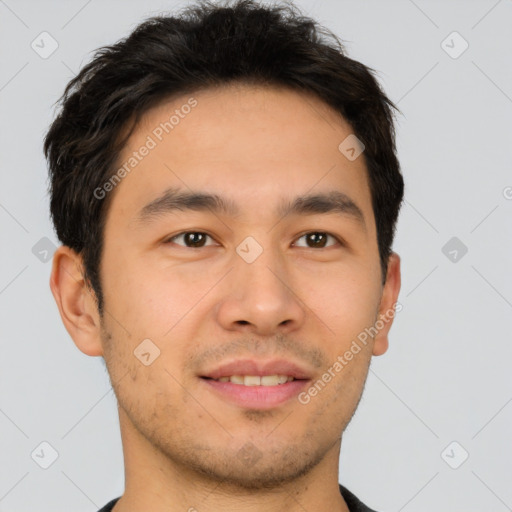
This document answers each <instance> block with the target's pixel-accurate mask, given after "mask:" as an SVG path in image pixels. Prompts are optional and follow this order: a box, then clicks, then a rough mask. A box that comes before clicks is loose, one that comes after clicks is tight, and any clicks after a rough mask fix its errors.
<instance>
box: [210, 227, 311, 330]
mask: <svg viewBox="0 0 512 512" xmlns="http://www.w3.org/2000/svg"><path fill="white" fill-rule="evenodd" d="M263 238H265V242H264V243H261V244H260V242H259V241H257V240H256V238H254V237H247V238H246V239H244V240H243V241H242V242H241V243H240V244H239V245H238V246H237V247H236V254H235V255H234V261H233V264H234V268H233V272H231V273H230V274H231V276H230V283H229V290H230V291H229V293H228V295H227V296H226V297H225V299H224V300H223V304H222V306H221V308H220V311H219V315H220V316H219V320H220V321H221V322H222V323H223V324H224V327H226V328H233V326H235V325H236V326H241V325H244V326H246V325H247V324H251V326H252V329H253V330H255V331H258V332H260V333H261V334H270V333H272V331H275V330H276V329H278V328H280V329H283V328H284V326H287V329H291V328H292V326H295V327H296V326H297V325H298V324H300V323H301V322H302V319H303V314H304V312H303V311H302V307H301V304H300V301H298V299H297V296H296V294H294V293H292V287H293V284H291V283H289V274H288V272H287V267H286V260H285V258H283V256H282V255H281V254H280V251H279V247H277V246H276V245H275V244H271V237H270V236H266V237H263V236H261V237H260V239H263ZM262 241H263V240H262Z"/></svg>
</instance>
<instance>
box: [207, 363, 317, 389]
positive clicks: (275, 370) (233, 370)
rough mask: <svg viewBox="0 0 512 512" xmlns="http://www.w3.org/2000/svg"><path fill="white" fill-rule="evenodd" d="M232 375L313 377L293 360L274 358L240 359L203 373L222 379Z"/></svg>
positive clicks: (303, 378)
mask: <svg viewBox="0 0 512 512" xmlns="http://www.w3.org/2000/svg"><path fill="white" fill-rule="evenodd" d="M231 375H256V376H259V377H262V376H263V375H287V376H291V377H293V378H294V379H297V380H309V379H311V374H310V373H309V372H308V371H307V370H305V369H304V368H301V367H300V366H299V365H298V364H296V363H293V362H292V361H286V360H284V359H274V360H272V361H258V360H256V359H238V360H236V361H231V362H229V363H225V364H222V365H220V366H218V367H217V368H215V369H213V370H211V371H208V372H206V373H205V374H204V375H201V377H207V378H210V379H220V378H221V377H231ZM281 386H284V384H281ZM269 387H274V386H269Z"/></svg>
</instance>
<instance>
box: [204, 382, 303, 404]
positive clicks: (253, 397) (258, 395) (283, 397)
mask: <svg viewBox="0 0 512 512" xmlns="http://www.w3.org/2000/svg"><path fill="white" fill-rule="evenodd" d="M200 380H201V382H204V383H205V385H207V386H208V389H209V390H211V391H212V392H213V393H214V394H215V395H217V396H218V397H219V398H221V399H222V400H225V401H228V402H230V403H232V404H234V405H236V406H238V407H243V408H245V409H260V410H268V409H274V408H276V407H279V406H282V405H284V404H285V403H286V402H288V401H289V400H291V399H293V398H295V397H297V395H298V394H299V393H300V392H301V391H302V390H303V389H304V388H305V387H306V386H307V385H308V384H309V380H292V381H290V382H287V383H285V384H279V385H277V386H244V385H243V384H233V383H232V382H220V381H218V380H213V379H207V378H201V379H200Z"/></svg>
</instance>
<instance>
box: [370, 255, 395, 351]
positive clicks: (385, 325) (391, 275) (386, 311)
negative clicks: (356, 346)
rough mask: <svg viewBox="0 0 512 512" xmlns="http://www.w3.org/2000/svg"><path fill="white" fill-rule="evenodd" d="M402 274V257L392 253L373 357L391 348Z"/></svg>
mask: <svg viewBox="0 0 512 512" xmlns="http://www.w3.org/2000/svg"><path fill="white" fill-rule="evenodd" d="M400 286H401V274H400V256H399V255H398V254H397V253H396V252H392V253H391V254H390V256H389V261H388V269H387V276H386V282H385V284H384V288H383V290H382V297H381V301H380V306H379V313H378V316H377V322H376V323H377V325H376V327H377V328H378V333H377V334H376V335H375V340H374V344H373V355H374V356H380V355H382V354H384V353H385V352H386V351H387V349H388V347H389V339H388V335H389V330H390V329H391V325H392V323H393V319H394V317H395V315H396V313H397V312H398V311H399V308H398V307H397V301H398V294H399V293H400Z"/></svg>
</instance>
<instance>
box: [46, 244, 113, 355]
mask: <svg viewBox="0 0 512 512" xmlns="http://www.w3.org/2000/svg"><path fill="white" fill-rule="evenodd" d="M50 288H51V290H52V294H53V297H54V298H55V302H56V303H57V306H58V308H59V312H60V316H61V318H62V322H63V323H64V326H65V327H66V330H67V331H68V333H69V335H70V336H71V338H73V341H74V342H75V345H76V346H77V347H78V349H79V350H81V351H82V352H83V353H84V354H87V355H88V356H101V355H103V348H102V345H101V328H100V327H101V324H100V315H99V312H98V308H97V301H96V297H95V294H94V292H93V291H92V290H91V289H90V287H89V286H88V284H87V283H86V281H85V279H84V267H83V262H82V258H81V257H80V256H79V255H78V254H77V253H76V252H75V251H73V250H72V249H70V248H69V247H66V246H61V247H59V248H58V249H57V250H56V251H55V253H54V255H53V265H52V273H51V276H50Z"/></svg>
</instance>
